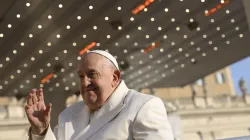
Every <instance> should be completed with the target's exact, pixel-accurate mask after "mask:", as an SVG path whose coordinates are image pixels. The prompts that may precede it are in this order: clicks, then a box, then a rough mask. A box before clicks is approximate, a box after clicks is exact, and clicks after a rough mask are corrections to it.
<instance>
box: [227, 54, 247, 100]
mask: <svg viewBox="0 0 250 140" xmlns="http://www.w3.org/2000/svg"><path fill="white" fill-rule="evenodd" d="M230 69H231V73H232V79H233V83H234V88H235V91H236V93H238V94H239V95H241V94H240V93H241V92H240V88H239V86H238V82H239V80H240V78H241V77H244V78H245V80H246V82H247V89H248V93H249V92H250V57H247V58H245V59H243V60H240V61H238V62H236V63H233V64H231V65H230Z"/></svg>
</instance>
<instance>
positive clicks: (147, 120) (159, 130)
mask: <svg viewBox="0 0 250 140" xmlns="http://www.w3.org/2000/svg"><path fill="white" fill-rule="evenodd" d="M133 137H134V139H135V140H174V136H173V132H172V129H171V126H170V123H169V121H168V118H167V112H166V109H165V106H164V104H163V102H162V100H161V99H160V98H158V97H153V98H151V99H149V100H148V101H147V102H146V103H145V104H144V105H143V106H142V107H141V109H140V110H139V112H138V114H137V116H136V119H135V121H134V126H133Z"/></svg>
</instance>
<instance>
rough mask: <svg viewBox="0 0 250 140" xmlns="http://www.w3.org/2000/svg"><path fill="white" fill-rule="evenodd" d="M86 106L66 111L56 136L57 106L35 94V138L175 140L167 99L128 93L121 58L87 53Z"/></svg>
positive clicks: (81, 69) (82, 75)
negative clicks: (54, 110) (53, 125)
mask: <svg viewBox="0 0 250 140" xmlns="http://www.w3.org/2000/svg"><path fill="white" fill-rule="evenodd" d="M78 75H79V79H80V91H81V96H82V98H83V102H78V103H76V104H74V105H72V106H70V107H68V108H66V109H65V110H64V111H63V112H62V113H61V114H60V115H59V119H58V126H57V127H58V128H57V131H56V132H54V133H53V132H52V129H51V128H50V113H51V108H52V105H51V104H49V105H46V106H45V104H44V98H43V91H42V89H39V90H38V91H36V90H32V91H31V92H30V94H29V95H28V97H27V105H26V106H25V111H26V114H27V116H28V119H29V121H30V124H31V127H30V131H29V136H30V139H32V140H173V139H174V138H173V133H172V130H171V127H170V124H169V122H168V118H167V114H166V110H165V107H164V104H163V102H162V100H161V99H159V98H157V97H154V96H151V95H146V94H142V93H139V92H137V91H135V90H132V89H128V87H127V86H126V84H125V83H124V81H122V80H121V79H120V71H119V67H118V64H117V61H116V60H115V58H114V57H113V56H112V55H111V54H109V53H107V52H105V51H101V50H95V51H90V52H88V53H86V54H85V55H84V56H83V58H82V61H81V63H80V64H79V66H78Z"/></svg>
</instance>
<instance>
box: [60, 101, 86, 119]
mask: <svg viewBox="0 0 250 140" xmlns="http://www.w3.org/2000/svg"><path fill="white" fill-rule="evenodd" d="M83 106H84V103H83V101H79V102H77V103H75V104H73V105H71V106H69V107H67V108H66V109H64V110H63V111H62V112H61V113H60V115H59V119H62V118H64V119H66V118H69V117H70V116H72V115H77V114H78V113H79V111H80V110H82V108H83Z"/></svg>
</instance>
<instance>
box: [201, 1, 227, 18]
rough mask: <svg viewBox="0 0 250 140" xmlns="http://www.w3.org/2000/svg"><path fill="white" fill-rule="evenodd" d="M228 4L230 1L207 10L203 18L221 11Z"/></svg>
mask: <svg viewBox="0 0 250 140" xmlns="http://www.w3.org/2000/svg"><path fill="white" fill-rule="evenodd" d="M229 2H230V0H226V1H224V3H220V4H218V5H217V6H216V7H215V8H212V9H210V10H208V12H207V13H205V16H210V15H211V14H213V13H215V12H216V11H218V10H219V9H221V8H222V7H223V6H225V5H227V4H228V3H229Z"/></svg>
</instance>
